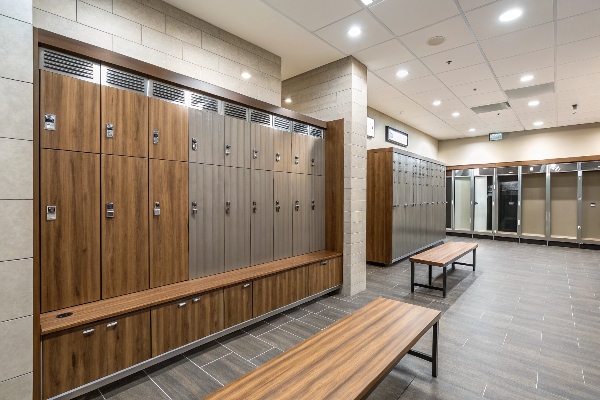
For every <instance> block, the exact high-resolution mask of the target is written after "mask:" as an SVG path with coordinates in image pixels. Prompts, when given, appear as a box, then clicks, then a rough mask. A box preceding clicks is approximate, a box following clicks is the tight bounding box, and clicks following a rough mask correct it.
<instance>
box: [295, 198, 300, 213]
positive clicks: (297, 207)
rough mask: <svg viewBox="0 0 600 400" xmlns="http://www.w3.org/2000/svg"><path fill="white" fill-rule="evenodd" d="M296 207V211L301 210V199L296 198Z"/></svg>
mask: <svg viewBox="0 0 600 400" xmlns="http://www.w3.org/2000/svg"><path fill="white" fill-rule="evenodd" d="M294 207H295V208H296V211H300V201H299V200H296V205H295V206H294Z"/></svg>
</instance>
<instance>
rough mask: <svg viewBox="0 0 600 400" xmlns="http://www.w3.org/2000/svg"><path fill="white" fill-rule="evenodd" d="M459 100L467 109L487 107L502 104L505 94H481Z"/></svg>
mask: <svg viewBox="0 0 600 400" xmlns="http://www.w3.org/2000/svg"><path fill="white" fill-rule="evenodd" d="M460 100H461V101H462V102H463V103H464V104H465V105H466V106H467V107H477V106H487V105H488V104H496V103H503V102H505V101H506V100H507V99H506V94H505V93H504V92H502V91H499V92H489V93H481V94H476V95H473V96H465V97H461V98H460Z"/></svg>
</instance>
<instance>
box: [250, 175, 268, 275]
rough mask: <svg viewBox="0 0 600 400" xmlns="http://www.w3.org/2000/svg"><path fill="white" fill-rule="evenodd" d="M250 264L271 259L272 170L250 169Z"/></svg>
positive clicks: (262, 262)
mask: <svg viewBox="0 0 600 400" xmlns="http://www.w3.org/2000/svg"><path fill="white" fill-rule="evenodd" d="M250 175H251V176H252V178H251V184H250V185H251V189H250V191H251V193H252V195H251V197H252V213H251V214H250V265H258V264H264V263H266V262H270V261H273V171H261V170H255V171H251V172H250Z"/></svg>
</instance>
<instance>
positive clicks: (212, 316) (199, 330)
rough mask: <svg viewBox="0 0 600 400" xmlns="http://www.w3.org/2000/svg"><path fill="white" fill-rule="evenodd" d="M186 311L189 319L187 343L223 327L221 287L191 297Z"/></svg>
mask: <svg viewBox="0 0 600 400" xmlns="http://www.w3.org/2000/svg"><path fill="white" fill-rule="evenodd" d="M188 311H189V312H190V315H189V317H188V318H189V319H190V321H191V322H190V336H188V338H187V341H188V343H191V342H193V341H196V340H199V339H202V338H203V337H206V336H208V335H212V334H213V333H217V332H219V331H222V330H223V329H225V328H224V325H223V324H224V301H223V290H222V289H219V290H214V291H212V292H208V293H202V295H200V296H198V297H194V298H192V303H191V305H190V308H189V310H188Z"/></svg>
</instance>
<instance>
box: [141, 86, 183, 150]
mask: <svg viewBox="0 0 600 400" xmlns="http://www.w3.org/2000/svg"><path fill="white" fill-rule="evenodd" d="M148 101H149V107H148V120H149V123H148V130H149V132H148V143H149V145H148V146H149V149H148V150H149V151H148V153H149V157H150V158H156V159H160V160H177V161H188V128H189V126H188V109H187V107H185V106H182V105H179V104H175V103H170V102H168V101H163V100H159V99H155V98H152V97H150V98H149V99H148ZM155 135H158V137H157V138H156V137H155Z"/></svg>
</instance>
